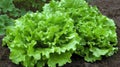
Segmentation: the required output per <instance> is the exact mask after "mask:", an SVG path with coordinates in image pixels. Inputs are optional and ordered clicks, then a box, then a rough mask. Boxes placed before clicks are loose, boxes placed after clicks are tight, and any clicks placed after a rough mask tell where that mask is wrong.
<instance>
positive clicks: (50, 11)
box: [3, 0, 117, 67]
mask: <svg viewBox="0 0 120 67" xmlns="http://www.w3.org/2000/svg"><path fill="white" fill-rule="evenodd" d="M5 44H7V46H8V48H9V49H10V59H11V60H12V62H14V63H16V64H19V63H21V64H22V65H23V66H25V67H34V66H36V67H43V66H45V64H47V65H48V66H49V67H56V65H58V66H62V65H64V64H66V63H70V62H71V59H70V57H71V56H72V54H73V53H76V54H78V55H80V56H82V57H84V59H85V60H86V61H87V62H94V61H96V60H101V59H102V56H105V57H108V56H111V55H113V54H114V53H115V52H116V51H117V46H116V45H117V35H116V27H115V24H114V21H113V20H112V19H109V18H107V17H106V16H104V15H102V14H101V13H100V12H99V10H98V9H97V8H96V7H92V6H89V5H88V4H87V3H86V1H84V0H61V1H54V0H52V1H51V2H50V3H49V4H46V5H45V6H44V7H43V11H42V12H41V13H40V12H36V13H28V14H26V15H24V16H22V17H21V18H19V19H17V20H15V25H14V26H9V27H8V28H7V30H6V36H5V37H4V39H3V45H5Z"/></svg>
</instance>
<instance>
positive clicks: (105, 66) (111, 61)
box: [0, 0, 120, 67]
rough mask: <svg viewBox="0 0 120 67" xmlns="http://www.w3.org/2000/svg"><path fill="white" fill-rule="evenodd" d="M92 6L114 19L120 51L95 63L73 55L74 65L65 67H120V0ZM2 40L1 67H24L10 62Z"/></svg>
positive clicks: (99, 1)
mask: <svg viewBox="0 0 120 67" xmlns="http://www.w3.org/2000/svg"><path fill="white" fill-rule="evenodd" d="M90 4H91V5H96V6H97V7H98V8H99V9H100V11H101V12H102V13H103V14H104V15H106V16H108V17H109V18H112V19H114V21H115V23H116V26H117V35H118V41H119V43H118V47H119V51H118V53H116V54H115V55H113V56H111V57H108V58H103V60H101V61H97V62H95V63H87V62H85V61H84V60H83V58H80V57H79V56H77V55H73V56H72V63H70V64H66V65H64V66H63V67H120V0H94V1H93V2H92V3H90ZM2 38H3V37H2V36H0V67H22V66H21V65H15V64H14V63H12V62H11V61H10V60H9V49H8V48H7V47H2V45H1V40H2Z"/></svg>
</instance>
